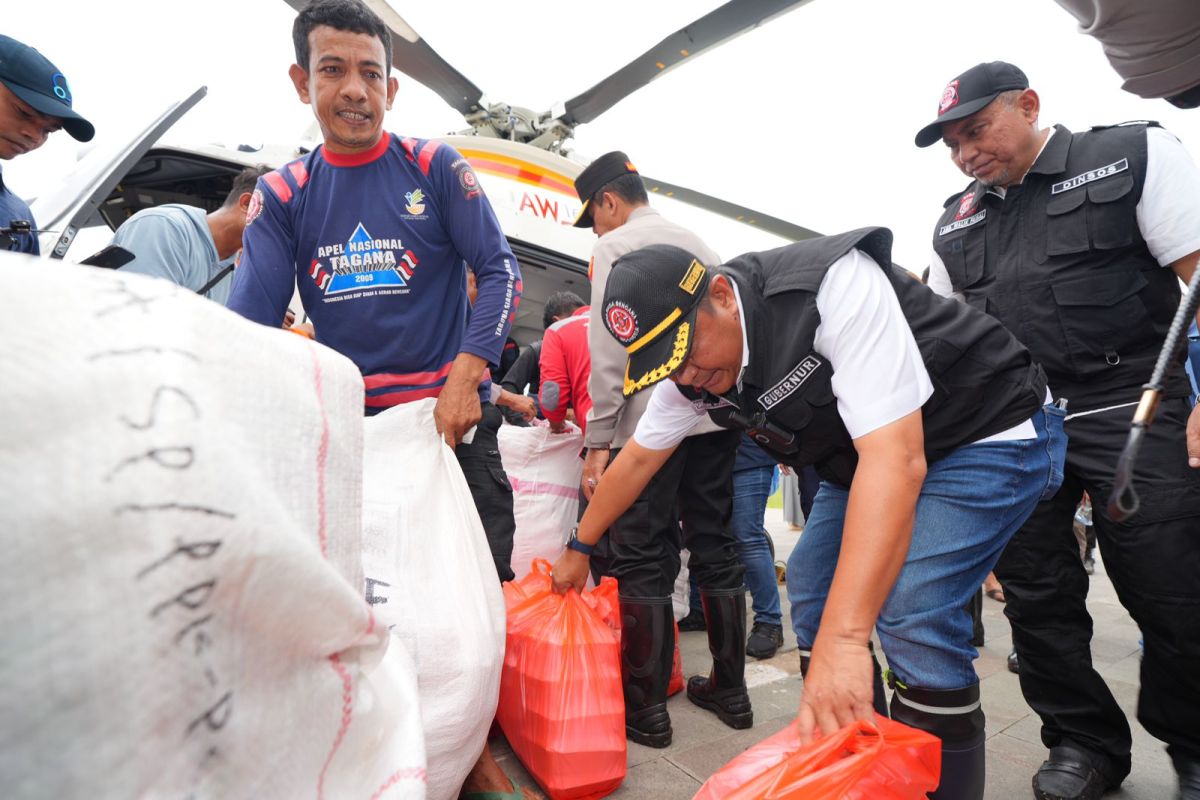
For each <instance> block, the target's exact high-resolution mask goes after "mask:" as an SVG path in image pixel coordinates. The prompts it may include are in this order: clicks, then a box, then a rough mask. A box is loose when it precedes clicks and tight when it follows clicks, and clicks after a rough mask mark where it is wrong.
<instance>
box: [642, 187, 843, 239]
mask: <svg viewBox="0 0 1200 800" xmlns="http://www.w3.org/2000/svg"><path fill="white" fill-rule="evenodd" d="M642 183H643V184H645V186H646V192H647V193H649V194H650V196H651V197H670V198H671V199H673V200H680V201H682V202H684V203H687V204H689V205H693V206H696V207H698V208H703V209H704V210H705V211H712V212H714V213H716V214H720V215H722V216H725V217H728V218H729V219H732V220H734V221H735V222H741V223H744V224H746V225H751V226H753V227H755V228H759V229H760V230H764V231H767V232H768V233H773V234H775V235H776V236H782V237H783V238H785V239H789V240H791V241H793V242H798V241H800V240H801V239H812V238H813V237H816V236H820V235H821V234H819V233H817V232H816V231H813V230H809V229H808V228H805V227H802V226H800V225H796V224H795V223H792V222H788V221H787V220H785V219H780V218H779V217H773V216H771V215H770V214H763V213H760V212H758V211H755V210H754V209H752V208H747V207H746V206H740V205H738V204H737V203H731V202H729V201H728V200H721V199H718V198H716V197H713V196H712V195H710V194H704V193H703V192H698V191H696V190H695V189H688V188H687V187H685V186H678V185H676V184H673V183H667V182H666V181H660V180H656V179H654V178H650V177H647V176H645V175H643V176H642Z"/></svg>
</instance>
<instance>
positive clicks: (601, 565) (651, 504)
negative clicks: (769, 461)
mask: <svg viewBox="0 0 1200 800" xmlns="http://www.w3.org/2000/svg"><path fill="white" fill-rule="evenodd" d="M740 437H741V434H740V433H739V432H738V431H717V432H715V433H706V434H702V435H700V436H690V437H688V438H687V439H684V440H683V443H682V444H680V445H679V448H678V449H677V450H676V451H675V452H674V453H673V454H672V455H671V457H670V458H669V459H668V460H667V463H666V464H664V465H663V467H662V469H660V470H659V471H658V473H657V474H656V475H655V476H654V478H653V479H651V481H650V483H649V484H647V486H646V488H645V489H644V490H643V491H642V493H641V495H639V496H638V498H637V500H636V501H634V503H633V505H632V506H630V507H629V509H628V510H627V511H626V512H625V513H624V514H622V515H621V516H620V518H618V519H617V521H616V522H615V523H613V525H612V527H611V528H609V529H608V533H606V534H605V535H604V537H603V538H602V539H601V540H600V542H599V543H598V544H597V548H596V552H595V553H594V554H593V555H592V561H591V563H592V571H593V573H594V574H595V575H596V576H597V580H598V579H599V577H598V576H601V575H610V576H612V577H615V578H616V579H617V583H618V585H619V588H620V592H621V596H622V597H668V596H670V594H671V592H672V590H673V589H674V587H675V577H676V576H677V575H678V574H679V564H680V561H679V551H680V549H681V548H683V547H686V548H688V550H690V551H691V556H690V557H689V560H688V569H689V570H690V572H691V574H692V577H693V578H694V579H695V581H696V583H697V584H699V586H700V587H701V588H702V589H732V588H737V587H739V586H741V585H742V575H743V573H744V572H745V567H743V566H742V563H741V561H739V560H738V556H737V549H736V547H735V542H734V538H733V534H732V533H731V532H730V530H729V519H730V516H731V515H732V511H733V461H734V458H735V457H736V454H737V447H738V442H739V439H740ZM618 452H619V450H614V451H612V454H611V456H610V462H611V459H612V458H616V456H617V453H618ZM680 523H682V533H681V531H680Z"/></svg>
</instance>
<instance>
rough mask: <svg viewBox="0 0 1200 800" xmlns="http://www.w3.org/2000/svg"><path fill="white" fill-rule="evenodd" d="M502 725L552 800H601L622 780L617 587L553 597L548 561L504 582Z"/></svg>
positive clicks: (606, 583) (607, 581)
mask: <svg viewBox="0 0 1200 800" xmlns="http://www.w3.org/2000/svg"><path fill="white" fill-rule="evenodd" d="M504 601H505V604H506V605H507V606H508V642H507V647H506V650H505V654H504V671H503V675H502V677H501V681H500V707H499V712H498V714H497V716H498V718H499V720H500V727H501V728H502V729H503V730H504V735H505V736H506V737H507V738H508V741H509V743H510V744H511V745H512V748H513V750H514V751H515V752H516V754H517V757H518V758H520V759H521V763H523V764H524V765H525V767H526V769H528V770H529V773H530V774H531V775H532V776H533V777H534V779H535V780H537V782H538V783H539V784H540V785H541V787H542V788H543V789H545V790H546V794H548V795H549V796H550V798H551V800H579V799H580V798H597V797H604V796H605V795H607V794H609V793H610V792H612V791H613V790H615V789H616V788H617V787H618V786H620V785H621V781H622V780H624V779H625V700H624V695H623V694H622V690H621V623H620V619H621V610H620V605H619V603H618V601H617V582H616V580H614V579H612V578H604V579H602V580H601V582H600V585H599V586H598V587H596V588H595V589H593V590H590V591H588V592H586V593H584V594H583V595H580V594H579V593H578V592H575V591H570V592H567V593H566V594H565V595H559V594H555V593H554V590H553V589H552V587H551V582H550V564H549V563H548V562H546V561H543V560H541V559H538V560H535V561H534V562H533V568H532V571H531V572H530V573H529V574H528V575H527V576H525V577H524V578H522V579H521V580H519V581H511V582H509V583H506V584H504Z"/></svg>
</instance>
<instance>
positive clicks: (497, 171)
mask: <svg viewBox="0 0 1200 800" xmlns="http://www.w3.org/2000/svg"><path fill="white" fill-rule="evenodd" d="M459 152H460V153H461V154H462V155H463V156H464V157H466V159H467V160H468V161H470V162H471V166H472V167H474V168H475V169H477V170H479V171H480V172H486V173H489V174H491V175H499V176H501V177H504V178H515V179H516V180H518V181H520V182H522V183H528V184H530V185H533V186H542V187H545V188H547V189H554V190H555V191H557V192H561V193H563V194H566V195H569V196H571V197H575V196H576V195H575V184H574V182H572V181H571V179H570V178H568V177H567V176H565V175H563V174H562V173H559V172H551V171H550V170H547V169H543V168H542V167H536V166H534V165H532V164H530V163H528V162H525V161H518V160H517V159H515V158H506V157H505V156H498V155H495V154H494V153H485V152H483V151H480V150H460V151H459Z"/></svg>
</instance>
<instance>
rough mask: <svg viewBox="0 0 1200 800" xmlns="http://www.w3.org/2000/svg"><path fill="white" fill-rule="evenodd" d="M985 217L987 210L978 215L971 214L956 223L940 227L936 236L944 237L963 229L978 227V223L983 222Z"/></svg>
mask: <svg viewBox="0 0 1200 800" xmlns="http://www.w3.org/2000/svg"><path fill="white" fill-rule="evenodd" d="M986 216H987V209H986V208H985V209H983V210H982V211H980V212H979V213H978V214H972V215H971V216H969V217H967V218H966V219H960V220H959V221H958V222H951V223H950V224H949V225H943V226H942V227H940V228H938V236H945V235H946V234H947V233H954V232H955V231H959V230H962V229H963V228H969V227H971V226H972V225H978V224H979V223H980V222H983V220H984V218H985V217H986Z"/></svg>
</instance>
